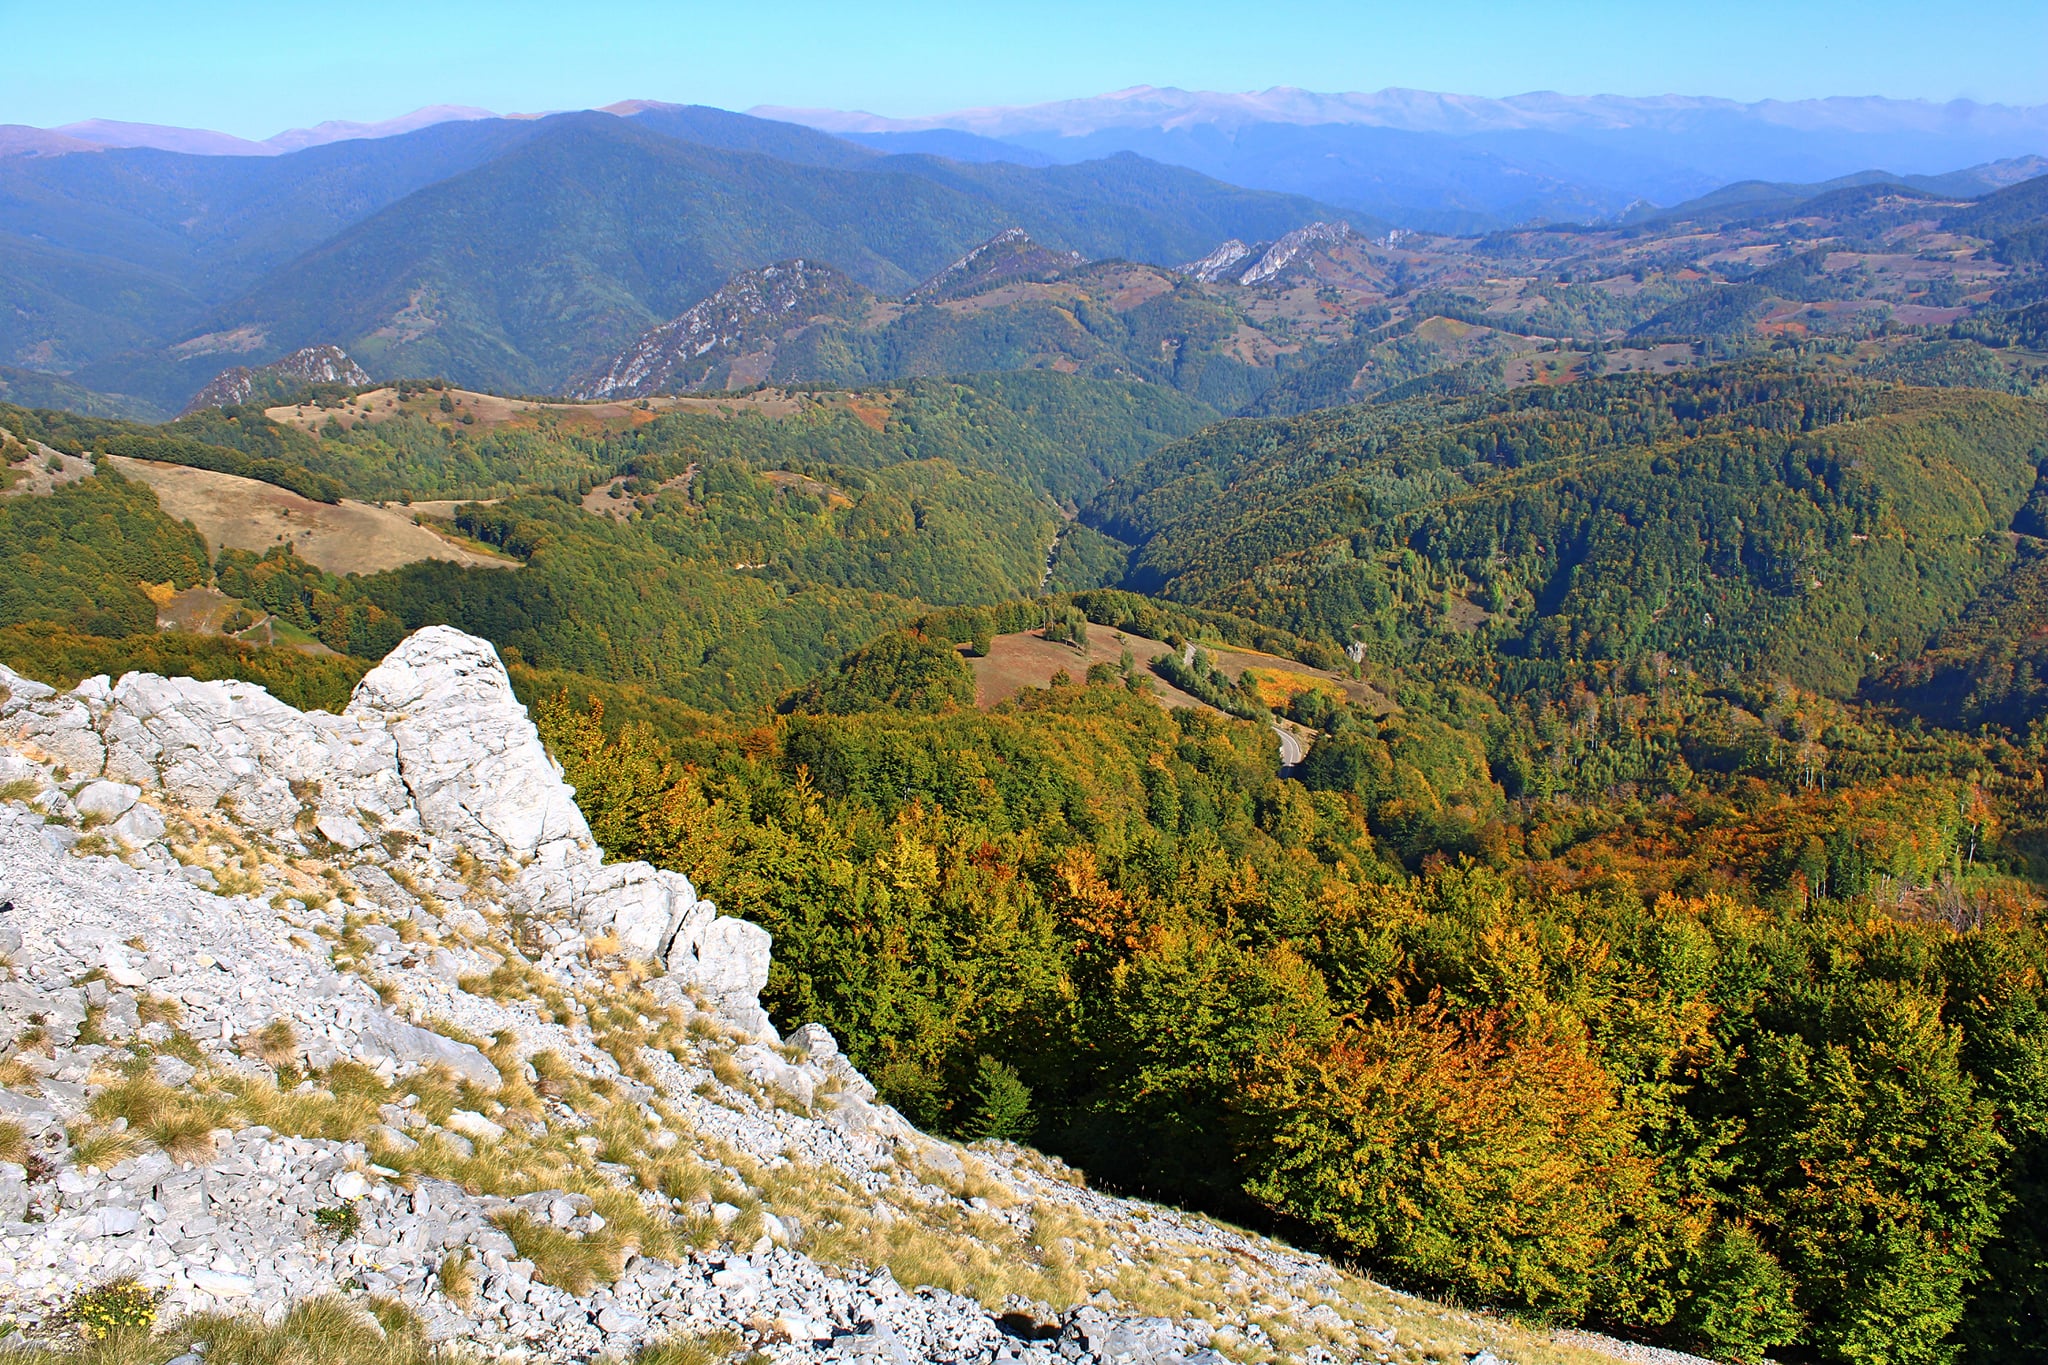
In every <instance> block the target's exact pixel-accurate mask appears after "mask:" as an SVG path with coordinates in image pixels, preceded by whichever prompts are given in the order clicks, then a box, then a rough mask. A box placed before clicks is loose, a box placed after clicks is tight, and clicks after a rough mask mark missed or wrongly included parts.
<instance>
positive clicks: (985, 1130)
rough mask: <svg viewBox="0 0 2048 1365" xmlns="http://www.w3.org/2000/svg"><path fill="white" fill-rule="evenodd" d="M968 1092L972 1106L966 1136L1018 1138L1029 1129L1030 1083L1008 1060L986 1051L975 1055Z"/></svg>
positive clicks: (1032, 1123) (1030, 1124)
mask: <svg viewBox="0 0 2048 1365" xmlns="http://www.w3.org/2000/svg"><path fill="white" fill-rule="evenodd" d="M967 1093H968V1099H969V1103H970V1105H971V1107H970V1109H969V1110H968V1116H967V1123H966V1127H965V1129H964V1130H963V1131H964V1134H965V1136H967V1137H969V1138H1007V1139H1017V1138H1022V1137H1024V1136H1025V1135H1026V1134H1028V1133H1030V1131H1031V1130H1032V1127H1033V1126H1034V1120H1033V1116H1032V1113H1031V1087H1030V1086H1028V1085H1026V1084H1024V1082H1023V1081H1022V1080H1021V1079H1020V1078H1019V1077H1018V1075H1017V1071H1016V1068H1015V1067H1012V1066H1010V1065H1009V1064H1008V1063H1007V1062H999V1061H997V1060H996V1059H995V1058H993V1057H991V1056H989V1055H987V1054H986V1053H984V1054H982V1055H981V1056H980V1057H978V1058H976V1059H975V1062H974V1081H973V1084H971V1085H970V1086H969V1087H968V1091H967Z"/></svg>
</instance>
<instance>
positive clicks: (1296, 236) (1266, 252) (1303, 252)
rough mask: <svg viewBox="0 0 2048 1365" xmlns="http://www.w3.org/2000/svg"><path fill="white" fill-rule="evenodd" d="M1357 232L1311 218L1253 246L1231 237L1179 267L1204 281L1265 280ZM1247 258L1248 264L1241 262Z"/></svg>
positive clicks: (1255, 282)
mask: <svg viewBox="0 0 2048 1365" xmlns="http://www.w3.org/2000/svg"><path fill="white" fill-rule="evenodd" d="M1357 235H1358V233H1357V232H1356V231H1355V230H1354V229H1353V228H1352V226H1351V225H1350V224H1349V223H1324V222H1315V223H1310V224H1309V225H1308V226H1306V227H1299V228H1296V229H1295V230H1294V231H1292V232H1290V233H1288V234H1287V235H1286V236H1284V237H1282V238H1281V239H1280V240H1279V241H1277V242H1261V243H1259V244H1258V245H1257V246H1246V245H1245V244H1244V243H1243V242H1240V241H1238V240H1237V239H1236V238H1235V237H1233V238H1231V239H1230V240H1229V241H1227V242H1225V243H1223V244H1222V245H1221V246H1219V247H1217V248H1216V249H1215V250H1214V251H1212V252H1210V253H1209V254H1208V255H1206V256H1204V257H1203V258H1202V259H1201V260H1199V261H1189V262H1188V263H1187V264H1186V265H1183V266H1182V267H1181V270H1182V271H1183V272H1184V273H1186V274H1189V275H1193V276H1194V277H1195V278H1196V279H1198V280H1201V281H1203V282H1204V283H1206V284H1245V285H1254V284H1265V283H1267V282H1268V281H1270V280H1273V279H1276V278H1278V277H1279V276H1280V275H1281V274H1282V273H1284V272H1285V271H1286V270H1287V269H1288V267H1290V266H1293V265H1296V264H1298V263H1299V262H1301V261H1302V260H1303V259H1304V258H1305V257H1307V256H1309V255H1310V254H1311V253H1313V252H1316V251H1319V250H1325V249H1327V248H1330V247H1335V246H1341V245H1343V244H1344V243H1346V242H1348V241H1350V240H1351V239H1352V238H1354V237H1356V236H1357ZM1253 257H1256V258H1257V259H1255V260H1254V259H1252V258H1253ZM1247 260H1250V261H1251V264H1250V265H1245V264H1244V262H1246V261H1247Z"/></svg>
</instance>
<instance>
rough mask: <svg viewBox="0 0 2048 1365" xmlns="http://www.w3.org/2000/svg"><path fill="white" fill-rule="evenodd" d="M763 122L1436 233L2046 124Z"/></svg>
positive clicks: (1638, 105) (1415, 106) (1160, 96)
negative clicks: (1156, 170) (1202, 187)
mask: <svg viewBox="0 0 2048 1365" xmlns="http://www.w3.org/2000/svg"><path fill="white" fill-rule="evenodd" d="M753 112H756V113H759V114H761V115H763V116H765V117H771V118H779V119H787V120H789V121H791V122H798V123H805V124H808V125H810V126H812V127H815V128H819V129H822V130H825V131H828V132H834V133H839V134H842V135H848V134H855V135H863V136H892V137H905V136H910V135H914V134H924V135H929V134H932V133H935V132H938V131H941V130H952V131H957V132H958V133H961V134H965V135H970V136H973V137H975V138H980V139H992V140H995V141H997V142H1004V143H1010V144H1012V145H1015V146H1017V147H1019V148H1022V149H1025V150H1027V151H1029V152H1032V153H1036V154H1038V155H1042V156H1049V157H1051V158H1053V159H1054V160H1070V159H1077V158H1080V157H1084V156H1101V155H1104V154H1106V153H1108V152H1112V151H1117V150H1131V151H1138V152H1141V153H1143V154H1144V155H1146V156H1149V157H1152V158H1154V159H1157V160H1161V161H1167V162H1170V163H1173V164H1176V165H1185V166H1189V167H1192V168H1194V169H1197V170H1201V171H1204V172H1205V173H1207V174H1210V175H1216V176H1218V177H1220V178H1223V179H1227V180H1231V181H1234V182H1236V183H1238V184H1244V185H1252V186H1257V187H1260V188H1266V189H1280V190H1287V191H1291V192H1295V193H1306V194H1313V195H1315V196H1317V197H1319V198H1323V199H1327V200H1329V201H1330V202H1332V203H1337V204H1341V205H1343V206H1345V207H1347V208H1357V209H1361V210H1365V211H1368V212H1374V213H1379V214H1382V215H1393V216H1396V217H1397V218H1400V219H1402V220H1403V223H1404V226H1411V227H1432V228H1439V229H1444V228H1455V227H1459V226H1464V227H1467V228H1483V227H1486V226H1494V225H1500V224H1503V223H1506V222H1514V221H1519V220H1521V219H1524V218H1529V217H1547V218H1551V219H1557V218H1588V217H1595V218H1597V217H1607V216H1610V215H1612V214H1615V213H1618V212H1621V211H1623V210H1625V209H1626V208H1628V207H1629V205H1630V204H1632V203H1633V202H1634V201H1636V200H1638V199H1647V200H1649V201H1651V202H1653V203H1658V204H1674V203H1677V202H1679V201H1681V200H1685V199H1691V198H1694V197H1696V196H1698V195H1701V194H1704V193H1706V192H1708V191H1710V190H1713V189H1714V188H1716V187H1717V186H1720V185H1724V184H1727V183H1729V182H1731V181H1737V180H1746V179H1767V180H1785V181H1801V182H1810V181H1821V180H1827V179H1830V178H1832V177H1836V176H1841V175H1846V174H1850V173H1853V172H1856V171H1860V170H1863V169H1865V168H1868V167H1885V168H1887V169H1888V170H1890V171H1892V172H1896V173H1901V174H1907V173H1939V172H1945V171H1948V170H1951V169H1952V168H1954V167H1957V166H1966V165H1975V164H1978V163H1984V162H1991V161H1996V160H1999V159H2001V158H2010V157H2015V156H2026V155H2031V154H2040V153H2043V152H2048V106H2027V107H2015V106H2009V105H1998V104H1979V103H1976V102H1973V101H1968V100H1957V101H1951V102H1949V103H1946V104H1935V103H1933V102H1930V101H1924V100H1894V99H1883V98H1876V97H1870V98H1836V99H1822V100H1763V101H1757V102H1754V103H1748V104H1745V103H1741V102H1738V101H1734V100H1727V99H1716V98H1712V97H1702V96H1680V95H1666V96H1658V97H1651V98H1636V97H1628V96H1617V95H1591V96H1574V95H1560V94H1556V93H1552V92H1535V93H1530V94H1524V95H1515V96H1511V97H1508V98H1505V99H1487V98H1483V97H1479V96H1467V95H1454V94H1441V93H1435V92H1430V91H1419V90H1400V89H1389V90H1381V91H1377V92H1372V93H1363V92H1354V93H1340V94H1323V93H1318V92H1315V91H1308V90H1300V89H1295V88H1291V87H1275V88H1273V89H1270V90H1265V91H1253V92H1244V93H1226V92H1214V91H1188V90H1177V89H1171V88H1167V89H1160V88H1155V87H1152V86H1134V87H1132V88H1130V89H1128V90H1121V91H1117V92H1114V93H1112V94H1108V95H1101V96H1095V97H1092V98H1086V99H1075V100H1063V101H1055V102H1052V103H1047V104H1038V105H1024V106H1014V107H992V108H979V109H963V110H959V111H956V112H953V113H949V114H938V115H931V116H926V117H919V118H885V117H882V116H879V115H875V114H869V113H865V112H862V111H841V110H822V109H793V108H782V107H775V106H764V107H761V108H758V109H756V110H755V111H753ZM1987 188H1988V186H1987ZM1445 210H1451V211H1462V212H1465V213H1467V214H1471V215H1476V216H1475V217H1473V218H1472V219H1470V220H1468V221H1467V222H1465V223H1463V224H1460V223H1459V222H1457V221H1456V220H1454V219H1448V218H1442V217H1436V218H1431V217H1429V216H1428V215H1430V214H1431V213H1441V212H1443V211H1445ZM1482 219H1485V220H1490V221H1480V220H1482Z"/></svg>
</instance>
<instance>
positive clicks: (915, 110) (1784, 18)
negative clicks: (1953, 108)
mask: <svg viewBox="0 0 2048 1365" xmlns="http://www.w3.org/2000/svg"><path fill="white" fill-rule="evenodd" d="M1937 16H1938V17H1937ZM0 51H5V52H6V53H8V55H9V60H8V63H7V72H6V77H5V79H4V80H0V123H32V124H39V125H43V126H50V125H54V124H60V123H66V122H70V121H72V120H75V119H82V118H88V117H93V116H99V117H106V118H120V119H131V120H136V121H140V122H150V123H170V124H183V125H187V126H195V127H207V128H218V129H221V130H223V131H226V132H232V133H238V134H241V135H243V136H247V137H264V136H268V135H269V134H271V133H274V132H277V131H279V130H280V129H283V128H287V127H294V126H301V125H305V124H310V123H315V122H318V121H320V120H322V119H327V118H347V119H359V120H373V119H379V118H388V117H390V116H392V115H395V114H399V113H402V112H405V111H406V110H409V109H412V108H415V107H417V106H419V105H422V104H435V103H448V104H472V105H481V106H484V107H486V108H490V109H495V110H498V111H500V112H505V111H515V110H527V111H530V110H541V109H568V108H585V107H589V106H593V105H599V104H607V103H610V102H611V101H613V100H617V99H623V98H634V97H638V98H651V99H663V100H674V101H678V102H688V103H702V104H716V105H721V106H724V107H726V108H735V109H743V108H746V107H748V106H749V105H753V104H759V103H768V104H790V105H810V106H829V107H841V108H864V109H870V110H873V111H875V112H878V113H884V114H894V115H907V114H922V113H936V112H941V111H943V110H946V109H951V108H957V107H960V106H963V105H972V104H1014V103H1026V102H1033V101H1038V100H1047V99H1060V98H1067V97H1072V96H1081V95H1092V94H1099V93H1102V92H1104V91H1107V90H1113V89H1119V88H1121V87H1124V86H1129V85H1137V84H1151V85H1178V86H1182V87H1186V88H1189V89H1209V90H1249V89H1260V88H1264V87H1266V86H1270V85H1297V86H1303V87H1306V88H1309V89H1314V90H1331V91H1334V90H1376V89H1379V88H1381V87H1384V86H1390V85H1398V86H1408V87H1413V88H1417V89H1427V90H1448V91H1456V92H1459V93H1464V94H1477V95H1507V94H1514V93H1518V92H1521V91H1527V90H1559V91H1563V92H1566V93H1571V94H1593V93H1617V94H1628V95H1649V94H1664V93H1673V92H1675V93H1682V94H1711V95H1726V96H1730V97H1733V98H1738V99H1760V98H1767V97H1778V98H1803V97H1808V96H1819V95H1830V94H1844V95H1850V94H1854V95H1873V94H1874V95H1892V96H1901V97H1914V96H1918V97H1925V98H1934V99H1952V98H1957V97H1969V98H1975V99H1980V100H1993V101H2001V102H2006V103H2025V104H2038V103H2048V0H1971V3H1969V4H1967V5H1961V4H1958V5H1938V4H1932V3H1928V0H1918V3H1906V2H1905V0H1860V3H1839V2H1838V0H1774V2H1773V3H1758V2H1757V0H1714V2H1713V3H1711V4H1679V3H1674V2H1673V0H1637V2H1636V3H1615V2H1613V0H1582V2H1580V3H1573V2H1571V0H1551V3H1541V0H1529V2H1527V3H1502V2H1499V0H1485V2H1482V0H1402V2H1401V3H1381V0H1352V2H1351V3H1334V2H1332V0H1234V2H1233V3H1211V0H1179V3H1149V2H1148V3H1136V2H1123V3H1120V2H1119V0H1088V2H1086V3H1075V2H1074V0H1029V2H1028V3H1018V2H1017V0H1009V2H1008V3H999V4H988V3H981V4H977V3H974V0H967V3H960V0H950V2H947V3H939V2H935V0H903V2H902V3H896V4H889V5H881V4H861V3H857V2H856V0H832V2H830V3H814V2H813V0H770V2H769V3H761V2H760V0H751V2H750V0H720V2H719V3H716V4H703V3H697V0H668V2H667V3H662V2H661V0H609V2H607V0H595V2H594V3H585V4H563V3H559V0H557V2H556V3H548V4H542V3H534V2H533V0H495V3H486V2H485V0H456V2H453V3H435V2H434V0H412V2H411V3H393V2H392V0H347V2H346V3H338V4H336V3H330V4H319V5H307V4H283V3H278V2H277V0H269V3H264V4H256V3H248V2H247V0H233V2H230V0H214V2H211V3H207V2H199V3H194V2H192V0H149V2H148V3H138V2H136V0H101V2H100V3H93V0H73V3H71V4H51V3H49V0H0Z"/></svg>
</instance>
